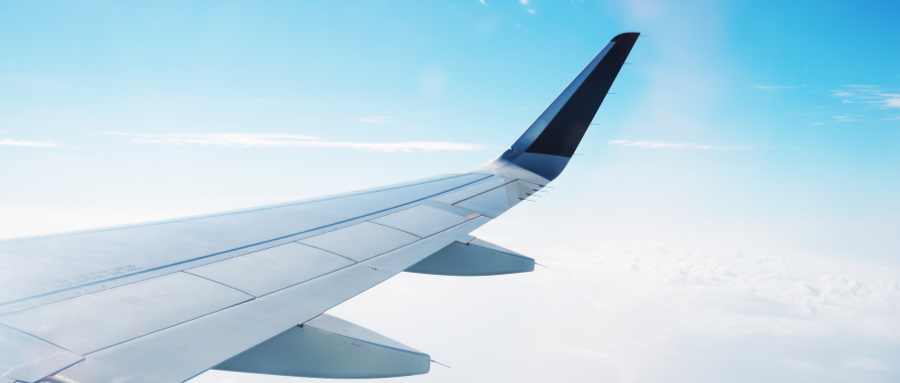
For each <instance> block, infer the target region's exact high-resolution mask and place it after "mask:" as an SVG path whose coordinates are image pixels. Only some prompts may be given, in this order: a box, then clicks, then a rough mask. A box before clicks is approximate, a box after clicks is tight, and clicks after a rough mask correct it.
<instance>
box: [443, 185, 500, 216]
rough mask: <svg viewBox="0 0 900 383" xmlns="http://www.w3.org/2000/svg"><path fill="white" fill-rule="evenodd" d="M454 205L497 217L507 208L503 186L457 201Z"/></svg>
mask: <svg viewBox="0 0 900 383" xmlns="http://www.w3.org/2000/svg"><path fill="white" fill-rule="evenodd" d="M454 206H459V207H462V208H465V209H469V210H472V211H475V212H477V213H479V214H481V215H484V216H488V217H491V218H497V217H499V216H500V214H503V213H504V212H506V211H507V210H509V203H508V202H507V199H506V190H505V189H504V187H502V186H501V187H498V188H496V189H493V190H491V191H488V192H484V193H482V194H479V195H476V196H474V197H471V198H469V199H467V200H464V201H461V202H457V203H456V204H455V205H454Z"/></svg>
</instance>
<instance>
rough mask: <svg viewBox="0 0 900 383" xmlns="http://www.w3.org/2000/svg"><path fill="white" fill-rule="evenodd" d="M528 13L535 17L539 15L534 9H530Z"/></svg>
mask: <svg viewBox="0 0 900 383" xmlns="http://www.w3.org/2000/svg"><path fill="white" fill-rule="evenodd" d="M528 13H530V14H532V15H533V14H535V13H537V11H535V10H534V9H529V10H528Z"/></svg>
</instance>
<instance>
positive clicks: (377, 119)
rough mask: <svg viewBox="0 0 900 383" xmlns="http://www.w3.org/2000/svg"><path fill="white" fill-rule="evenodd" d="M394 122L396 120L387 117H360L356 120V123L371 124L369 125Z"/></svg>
mask: <svg viewBox="0 0 900 383" xmlns="http://www.w3.org/2000/svg"><path fill="white" fill-rule="evenodd" d="M394 120H396V118H394V117H388V116H366V117H361V118H357V119H356V121H360V122H371V123H375V124H386V123H388V122H392V121H394Z"/></svg>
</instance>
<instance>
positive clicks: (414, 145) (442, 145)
mask: <svg viewBox="0 0 900 383" xmlns="http://www.w3.org/2000/svg"><path fill="white" fill-rule="evenodd" d="M103 134H109V135H116V136H124V137H129V138H130V142H134V143H141V144H169V145H208V146H231V147H244V148H344V149H356V150H363V151H368V152H387V153H391V152H413V151H424V152H436V151H475V150H484V149H487V148H488V147H487V146H486V145H481V144H468V143H457V142H434V141H410V142H342V141H327V140H322V139H320V138H317V137H311V136H302V135H296V134H244V133H206V134H194V133H169V134H140V133H121V132H103Z"/></svg>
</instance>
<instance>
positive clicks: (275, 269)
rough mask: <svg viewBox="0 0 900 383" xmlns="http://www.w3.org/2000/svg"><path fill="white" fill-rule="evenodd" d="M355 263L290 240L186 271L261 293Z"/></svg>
mask: <svg viewBox="0 0 900 383" xmlns="http://www.w3.org/2000/svg"><path fill="white" fill-rule="evenodd" d="M351 264H353V261H351V260H349V259H347V258H344V257H341V256H339V255H336V254H332V253H329V252H327V251H324V250H319V249H316V248H313V247H309V246H306V245H301V244H299V243H288V244H285V245H281V246H278V247H273V248H270V249H266V250H262V251H257V252H255V253H250V254H247V255H244V256H240V257H234V258H231V259H228V260H224V261H221V262H216V263H212V264H209V265H206V266H201V267H198V268H194V269H190V270H187V271H186V272H187V273H191V274H194V275H198V276H201V277H203V278H206V279H209V280H212V281H216V282H219V283H221V284H223V285H226V286H231V287H233V288H235V289H238V290H240V291H243V292H245V293H247V294H251V295H253V296H257V297H258V296H262V295H265V294H269V293H271V292H274V291H277V290H281V289H283V288H285V287H288V286H292V285H296V284H298V283H301V282H304V281H307V280H310V279H312V278H315V277H318V276H320V275H324V274H327V273H330V272H332V271H335V270H337V269H340V268H342V267H346V266H349V265H351Z"/></svg>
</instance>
